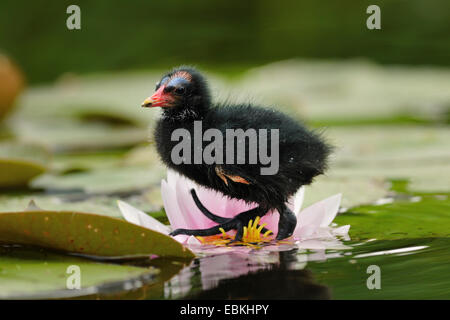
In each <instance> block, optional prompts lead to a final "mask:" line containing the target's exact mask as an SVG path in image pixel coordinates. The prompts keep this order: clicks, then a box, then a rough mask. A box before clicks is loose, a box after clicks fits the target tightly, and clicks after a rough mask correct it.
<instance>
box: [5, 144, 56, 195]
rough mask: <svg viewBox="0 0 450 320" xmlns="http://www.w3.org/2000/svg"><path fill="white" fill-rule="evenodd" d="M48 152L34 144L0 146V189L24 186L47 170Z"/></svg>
mask: <svg viewBox="0 0 450 320" xmlns="http://www.w3.org/2000/svg"><path fill="white" fill-rule="evenodd" d="M49 160H50V154H49V153H48V151H47V150H46V149H45V148H43V147H41V146H39V145H35V144H20V143H12V142H5V143H1V144H0V187H19V186H25V185H27V184H28V182H29V181H30V180H31V179H33V178H34V177H36V176H38V175H40V174H41V173H43V172H45V171H46V170H47V165H48V162H49Z"/></svg>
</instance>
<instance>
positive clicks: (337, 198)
mask: <svg viewBox="0 0 450 320" xmlns="http://www.w3.org/2000/svg"><path fill="white" fill-rule="evenodd" d="M341 199H342V194H341V193H338V194H335V195H334V196H331V197H328V198H326V199H324V200H322V201H320V203H322V205H323V206H325V216H324V217H323V220H322V223H321V224H320V226H321V227H328V226H329V225H330V223H331V222H332V221H333V220H334V218H335V217H336V215H337V213H338V211H339V205H340V204H341Z"/></svg>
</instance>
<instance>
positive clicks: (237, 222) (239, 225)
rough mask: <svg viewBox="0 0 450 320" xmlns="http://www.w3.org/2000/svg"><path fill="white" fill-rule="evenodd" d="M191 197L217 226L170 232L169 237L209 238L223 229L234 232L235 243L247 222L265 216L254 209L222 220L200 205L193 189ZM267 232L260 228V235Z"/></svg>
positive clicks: (239, 238)
mask: <svg viewBox="0 0 450 320" xmlns="http://www.w3.org/2000/svg"><path fill="white" fill-rule="evenodd" d="M191 195H192V198H193V199H194V202H195V204H196V205H197V207H198V208H199V210H200V211H201V212H202V213H203V214H204V215H205V216H206V217H207V218H208V219H210V220H212V221H214V222H216V223H218V224H219V225H217V226H214V227H212V228H208V229H194V230H191V229H176V230H174V231H172V233H171V235H172V236H176V235H178V234H186V235H192V236H211V235H215V234H219V233H221V231H220V229H223V230H225V231H229V230H236V231H237V233H236V237H235V241H240V240H242V236H243V228H244V226H246V225H248V222H249V221H250V220H254V219H255V218H256V217H257V216H260V217H262V216H263V215H265V213H266V212H264V211H263V210H262V209H261V208H259V207H256V208H253V209H250V210H247V211H244V212H241V213H239V214H238V215H236V216H234V217H233V218H224V217H221V216H218V215H215V214H214V213H212V212H210V211H209V210H208V209H207V208H205V206H203V204H202V203H201V201H200V199H199V198H198V196H197V194H196V192H195V190H194V189H191ZM267 231H268V230H267V229H266V228H262V230H261V233H265V232H267Z"/></svg>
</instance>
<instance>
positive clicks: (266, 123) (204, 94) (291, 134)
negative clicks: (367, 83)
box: [142, 67, 331, 241]
mask: <svg viewBox="0 0 450 320" xmlns="http://www.w3.org/2000/svg"><path fill="white" fill-rule="evenodd" d="M142 106H143V107H162V110H163V111H162V117H161V118H160V120H159V121H158V123H157V126H156V128H155V133H154V134H155V141H156V147H157V151H158V153H159V155H160V157H161V159H162V161H163V162H164V163H165V164H166V165H167V166H168V167H169V168H171V169H173V170H175V171H177V172H178V173H180V174H181V175H183V176H186V177H187V178H189V179H191V180H193V181H195V182H196V183H198V184H200V185H202V186H204V187H206V188H210V189H213V190H216V191H219V192H221V193H222V194H224V195H225V196H228V197H230V198H235V199H242V200H244V201H247V202H255V203H257V204H258V206H257V207H256V208H254V209H251V210H249V211H245V212H242V213H240V214H238V215H236V216H235V217H233V218H231V219H230V218H224V217H220V216H218V215H215V214H214V213H212V212H210V211H209V210H208V209H207V208H205V207H204V206H203V205H202V203H201V202H200V200H199V199H198V197H197V195H196V193H195V190H191V194H192V197H193V199H194V201H195V203H196V205H197V207H198V208H199V209H200V211H201V212H202V213H203V214H205V215H206V216H207V217H208V218H209V219H211V220H213V221H215V222H217V223H218V225H217V226H214V227H212V228H209V229H202V230H188V229H176V230H174V231H173V232H172V235H178V234H186V235H195V236H208V235H214V234H219V233H220V228H223V229H224V230H225V231H228V230H232V229H234V230H236V231H237V233H236V237H235V240H236V241H238V240H241V239H242V236H243V227H244V226H246V225H247V224H248V222H249V221H250V220H251V219H253V220H254V219H255V218H256V217H257V216H260V217H262V216H263V215H265V214H266V213H267V212H268V211H270V210H271V209H277V210H278V212H279V213H280V220H279V224H278V234H277V239H278V240H281V239H284V238H287V237H289V236H291V235H292V233H293V232H294V229H295V227H296V224H297V221H296V217H295V215H294V214H293V212H292V211H291V210H289V208H288V207H287V206H286V204H285V203H286V201H287V200H288V198H289V197H290V196H291V195H293V194H294V193H295V192H296V191H297V190H298V189H299V188H300V187H301V186H303V185H307V184H310V183H311V182H312V180H313V178H314V177H315V176H317V175H319V174H322V173H323V172H324V170H325V169H326V167H327V158H328V155H329V154H330V151H331V147H330V146H329V145H328V144H326V143H325V142H324V141H323V140H322V139H321V137H320V136H319V135H318V134H316V133H314V132H312V131H309V130H307V129H306V128H305V127H304V126H302V125H301V124H299V123H298V122H296V121H294V120H293V119H291V118H290V117H288V116H287V115H285V114H283V113H281V112H278V111H276V110H273V109H268V108H261V107H256V106H252V105H250V104H237V105H214V104H213V103H212V102H211V97H210V92H209V89H208V85H207V82H206V80H205V78H204V77H203V76H202V75H201V74H200V73H199V72H198V71H196V70H195V69H193V68H189V67H180V68H177V69H174V70H173V71H171V72H169V73H167V74H166V75H164V76H163V77H162V78H161V81H160V82H159V83H158V84H157V86H156V92H155V93H154V94H153V95H152V96H151V97H149V98H147V99H146V100H145V101H144V103H143V104H142ZM197 121H201V127H202V131H203V132H205V131H206V130H207V129H211V128H215V129H218V130H219V131H220V132H221V133H222V137H223V143H222V146H223V152H222V155H223V159H224V160H223V162H220V161H217V162H216V163H212V164H208V163H206V161H200V163H199V162H198V161H194V160H193V159H189V160H190V161H186V162H183V163H180V164H178V163H174V161H173V159H172V156H171V155H172V150H173V148H174V147H175V146H176V145H177V144H179V140H178V139H173V138H172V133H173V132H174V130H176V129H180V128H182V129H186V130H187V131H185V132H189V133H190V137H194V122H197ZM198 123H199V122H197V124H198ZM227 129H242V130H243V131H244V132H247V130H248V129H255V131H256V132H261V131H259V129H267V131H266V135H265V137H267V138H266V142H267V143H266V145H265V146H267V150H266V152H267V153H266V154H267V155H271V156H274V153H275V152H278V159H279V162H278V171H277V172H276V173H275V174H261V172H262V171H261V169H262V168H264V167H266V168H267V166H268V165H267V163H264V164H262V161H257V163H254V161H253V162H251V161H250V159H251V156H252V154H253V156H254V153H255V152H257V153H258V152H259V151H260V149H261V145H260V144H259V143H258V144H257V145H256V149H255V148H253V149H252V148H251V147H252V146H251V145H250V144H251V143H254V142H255V141H253V142H252V141H250V140H251V139H250V138H249V137H247V138H245V139H244V143H245V161H242V160H243V158H242V157H241V161H240V162H241V163H238V161H236V153H237V144H235V148H234V149H232V150H231V151H230V150H229V149H226V150H225V148H226V146H227V142H230V141H227V135H226V130H227ZM273 129H278V141H272V139H273V140H275V138H272V135H271V134H270V132H271V130H273ZM274 137H275V136H274ZM229 139H233V142H234V139H235V137H234V136H233V137H231V136H230V138H229ZM229 139H228V140H229ZM260 139H262V138H261V136H258V140H260ZM173 140H174V141H173ZM211 140H213V139H212V138H211ZM242 142H243V141H242V139H241V141H240V143H242ZM272 142H274V143H276V144H272ZM210 143H211V142H209V141H202V145H201V148H202V150H204V148H205V147H206V146H207V145H208V144H210ZM238 143H239V142H238ZM194 145H195V143H192V146H191V150H190V152H187V154H188V155H189V153H190V155H191V156H192V158H193V155H194V152H195V150H194V148H195V147H194ZM272 146H275V147H272ZM276 146H278V150H276ZM253 147H255V146H253ZM197 148H198V145H197ZM197 151H198V150H197ZM216 152H217V150H216ZM227 152H228V153H229V152H231V153H233V156H234V160H235V161H234V162H233V163H229V161H225V158H226V156H225V155H226V153H227ZM212 154H213V155H215V153H212ZM241 155H242V153H241ZM242 162H244V163H242ZM265 231H266V230H264V229H263V230H262V232H265Z"/></svg>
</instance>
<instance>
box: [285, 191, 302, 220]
mask: <svg viewBox="0 0 450 320" xmlns="http://www.w3.org/2000/svg"><path fill="white" fill-rule="evenodd" d="M304 197H305V187H303V186H302V187H300V188H299V189H298V190H297V192H296V193H295V194H294V195H293V196H291V197H290V198H289V200H288V202H287V203H286V205H287V206H288V208H289V209H290V210H291V211H292V212H293V213H294V214H295V215H296V216H297V217H298V214H299V213H300V209H301V208H302V204H303V199H304Z"/></svg>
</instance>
